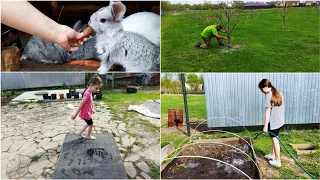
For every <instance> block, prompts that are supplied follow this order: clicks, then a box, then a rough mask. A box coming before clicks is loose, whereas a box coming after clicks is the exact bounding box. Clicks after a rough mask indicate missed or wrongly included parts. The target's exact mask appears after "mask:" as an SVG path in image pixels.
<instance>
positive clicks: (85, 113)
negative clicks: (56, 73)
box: [71, 75, 102, 140]
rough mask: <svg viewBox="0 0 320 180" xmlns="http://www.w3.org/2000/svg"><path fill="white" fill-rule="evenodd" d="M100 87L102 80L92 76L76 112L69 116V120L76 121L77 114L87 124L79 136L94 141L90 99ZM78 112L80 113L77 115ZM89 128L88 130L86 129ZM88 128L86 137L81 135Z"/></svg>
mask: <svg viewBox="0 0 320 180" xmlns="http://www.w3.org/2000/svg"><path fill="white" fill-rule="evenodd" d="M101 86H102V80H101V78H100V77H99V76H98V75H94V76H93V77H92V78H91V79H90V81H89V86H88V87H87V88H86V89H85V90H84V92H83V95H82V100H81V102H80V104H79V107H78V109H77V110H76V112H75V113H74V114H73V115H72V116H71V119H73V120H74V119H76V117H77V116H78V114H79V117H80V118H81V119H83V120H84V121H85V122H86V123H87V124H86V125H84V126H83V128H82V130H81V131H80V133H79V135H80V136H82V137H84V138H87V139H92V140H94V139H96V137H94V136H92V135H91V131H92V125H93V121H92V118H91V116H92V114H93V113H94V111H93V99H92V92H96V91H98V89H99V88H101ZM79 112H80V113H79ZM88 127H89V128H88ZM87 128H88V134H87V136H85V135H83V132H84V131H85V130H86V129H87Z"/></svg>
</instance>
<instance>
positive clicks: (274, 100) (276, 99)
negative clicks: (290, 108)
mask: <svg viewBox="0 0 320 180" xmlns="http://www.w3.org/2000/svg"><path fill="white" fill-rule="evenodd" d="M258 86H259V88H260V89H262V88H264V87H268V88H269V87H270V88H271V91H272V97H271V100H270V103H271V105H272V106H281V104H282V96H281V94H280V92H279V91H278V90H277V89H276V88H275V87H273V86H272V84H271V82H270V81H269V80H268V79H262V80H261V81H260V83H259V85H258Z"/></svg>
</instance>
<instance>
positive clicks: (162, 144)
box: [161, 141, 170, 148]
mask: <svg viewBox="0 0 320 180" xmlns="http://www.w3.org/2000/svg"><path fill="white" fill-rule="evenodd" d="M168 144H170V142H167V141H165V142H161V148H163V147H165V146H166V145H168Z"/></svg>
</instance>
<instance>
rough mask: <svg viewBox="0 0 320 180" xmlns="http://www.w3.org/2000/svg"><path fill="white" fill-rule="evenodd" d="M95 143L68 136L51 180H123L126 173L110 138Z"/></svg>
mask: <svg viewBox="0 0 320 180" xmlns="http://www.w3.org/2000/svg"><path fill="white" fill-rule="evenodd" d="M95 136H96V137H97V138H96V139H95V140H88V139H84V138H82V137H80V136H78V135H67V136H66V138H65V140H64V143H63V146H62V150H61V153H60V157H59V161H58V164H57V165H56V167H55V171H54V173H53V176H52V178H53V179H126V178H127V173H126V170H125V167H124V164H123V162H122V159H121V156H120V152H119V150H118V147H117V144H116V142H115V140H114V137H113V136H112V134H110V133H107V134H95Z"/></svg>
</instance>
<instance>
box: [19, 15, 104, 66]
mask: <svg viewBox="0 0 320 180" xmlns="http://www.w3.org/2000/svg"><path fill="white" fill-rule="evenodd" d="M85 28H86V25H82V22H81V21H77V23H76V24H75V25H74V26H73V29H74V30H76V31H78V32H82V31H83V30H84V29H85ZM95 43H96V39H95V37H94V36H93V37H91V38H89V39H88V40H87V41H86V42H85V43H84V44H83V45H81V46H80V47H79V49H78V50H77V51H73V52H71V53H69V52H67V51H65V50H64V49H62V48H61V47H60V46H59V45H57V44H55V43H52V42H49V41H46V40H43V39H41V38H39V37H37V36H32V37H31V38H30V39H29V41H28V43H27V45H26V46H25V48H24V51H23V53H22V55H21V57H20V60H26V59H30V60H33V61H37V62H40V63H44V64H63V63H65V62H67V61H70V60H75V59H97V60H98V55H97V51H96V49H95Z"/></svg>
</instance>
